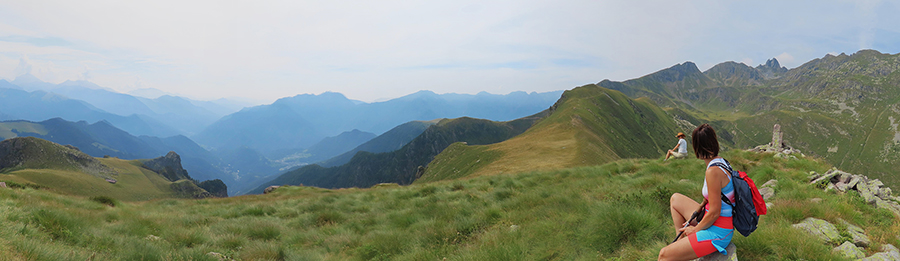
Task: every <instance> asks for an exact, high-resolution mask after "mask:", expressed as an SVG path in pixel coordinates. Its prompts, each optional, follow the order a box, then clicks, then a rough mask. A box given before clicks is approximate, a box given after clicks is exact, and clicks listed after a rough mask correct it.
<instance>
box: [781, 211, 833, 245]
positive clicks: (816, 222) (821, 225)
mask: <svg viewBox="0 0 900 261" xmlns="http://www.w3.org/2000/svg"><path fill="white" fill-rule="evenodd" d="M793 227H794V228H796V229H801V230H804V231H806V232H808V233H809V234H811V235H813V236H816V237H817V238H819V239H822V240H823V241H825V242H828V243H837V242H840V240H841V233H840V232H838V230H837V227H835V226H834V225H833V224H831V223H828V221H825V220H821V219H818V218H812V217H810V218H806V219H805V220H803V222H800V223H797V224H794V225H793Z"/></svg>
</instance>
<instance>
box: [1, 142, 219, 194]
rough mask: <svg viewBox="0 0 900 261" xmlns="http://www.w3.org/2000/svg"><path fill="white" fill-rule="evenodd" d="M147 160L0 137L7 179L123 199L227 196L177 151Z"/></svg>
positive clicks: (4, 179) (2, 174) (62, 190)
mask: <svg viewBox="0 0 900 261" xmlns="http://www.w3.org/2000/svg"><path fill="white" fill-rule="evenodd" d="M146 162H148V164H149V165H150V166H151V167H148V166H147V165H145V163H144V162H142V161H140V160H122V159H118V158H115V157H109V158H94V157H91V156H89V155H87V154H85V153H83V152H81V151H80V150H78V148H76V147H74V146H71V145H67V146H63V145H59V144H56V143H53V142H50V141H46V140H42V139H39V138H34V137H23V138H12V139H7V140H4V141H2V142H0V181H5V182H10V183H11V184H12V183H15V184H22V185H23V186H31V187H37V188H44V189H49V190H51V191H54V192H56V193H61V194H67V195H78V196H104V197H110V198H113V199H118V200H126V201H136V200H149V199H156V198H173V197H176V198H197V197H208V196H210V195H216V196H227V188H226V187H225V184H224V183H222V181H221V180H210V181H204V182H197V181H195V180H193V179H191V178H190V176H189V175H188V174H187V171H185V170H184V169H183V168H182V167H181V164H180V159H178V155H177V154H174V153H170V154H169V155H167V156H165V157H160V158H157V159H154V160H147V161H146ZM154 163H156V164H154ZM160 167H161V168H160ZM172 173H177V174H179V175H171V174H172ZM210 193H212V194H210Z"/></svg>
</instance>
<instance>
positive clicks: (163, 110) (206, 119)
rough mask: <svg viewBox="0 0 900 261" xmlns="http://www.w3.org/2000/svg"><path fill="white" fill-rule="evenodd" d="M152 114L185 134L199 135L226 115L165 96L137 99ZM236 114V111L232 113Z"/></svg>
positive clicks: (174, 97) (180, 98)
mask: <svg viewBox="0 0 900 261" xmlns="http://www.w3.org/2000/svg"><path fill="white" fill-rule="evenodd" d="M136 99H137V100H139V101H141V102H142V104H145V105H146V106H147V107H148V109H150V110H151V111H152V112H151V113H150V114H148V115H151V117H154V118H156V119H158V120H160V121H162V122H164V123H166V124H167V125H169V126H175V127H176V128H178V129H179V130H180V131H181V132H182V133H183V134H187V135H191V134H194V133H198V132H200V131H201V130H203V128H206V127H207V126H209V125H210V124H212V123H213V122H215V121H216V120H218V119H219V118H221V117H222V116H225V114H218V113H215V112H212V111H210V110H207V109H206V108H203V107H201V106H197V105H195V104H194V103H193V102H192V101H191V100H189V99H185V98H182V97H177V96H169V95H163V96H160V97H158V98H156V99H147V98H136ZM232 112H234V111H232Z"/></svg>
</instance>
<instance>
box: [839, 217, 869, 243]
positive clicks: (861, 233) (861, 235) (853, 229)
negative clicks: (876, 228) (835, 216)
mask: <svg viewBox="0 0 900 261" xmlns="http://www.w3.org/2000/svg"><path fill="white" fill-rule="evenodd" d="M838 221H840V222H841V224H842V225H844V226H845V227H847V232H848V233H849V234H850V237H851V238H852V239H853V244H854V245H855V246H859V247H868V246H869V245H871V244H872V241H871V240H869V237H868V236H866V231H865V230H863V229H862V228H860V227H858V226H856V225H853V224H850V222H847V221H846V220H843V219H839V220H838Z"/></svg>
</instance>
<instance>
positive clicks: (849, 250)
mask: <svg viewBox="0 0 900 261" xmlns="http://www.w3.org/2000/svg"><path fill="white" fill-rule="evenodd" d="M831 251H832V252H839V253H841V255H843V256H844V257H846V258H850V259H860V258H864V257H866V253H864V252H863V251H862V250H860V249H859V247H857V246H856V245H854V244H853V243H850V241H844V243H843V244H841V245H840V246H837V247H835V248H834V249H833V250H831Z"/></svg>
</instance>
